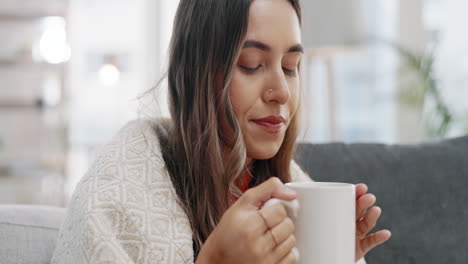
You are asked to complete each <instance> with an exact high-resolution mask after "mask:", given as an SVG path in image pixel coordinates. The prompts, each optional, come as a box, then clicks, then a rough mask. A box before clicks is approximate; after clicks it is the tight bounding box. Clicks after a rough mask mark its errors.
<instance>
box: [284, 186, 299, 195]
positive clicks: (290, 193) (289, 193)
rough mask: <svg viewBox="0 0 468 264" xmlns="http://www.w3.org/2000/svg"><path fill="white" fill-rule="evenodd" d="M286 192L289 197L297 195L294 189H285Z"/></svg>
mask: <svg viewBox="0 0 468 264" xmlns="http://www.w3.org/2000/svg"><path fill="white" fill-rule="evenodd" d="M284 192H285V193H286V194H287V195H297V193H296V191H294V190H293V189H290V188H288V187H284Z"/></svg>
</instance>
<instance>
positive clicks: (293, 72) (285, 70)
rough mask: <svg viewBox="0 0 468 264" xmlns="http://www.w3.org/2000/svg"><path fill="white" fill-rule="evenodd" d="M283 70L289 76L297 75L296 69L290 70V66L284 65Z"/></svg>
mask: <svg viewBox="0 0 468 264" xmlns="http://www.w3.org/2000/svg"><path fill="white" fill-rule="evenodd" d="M283 71H284V73H286V74H287V75H289V76H296V70H290V69H288V68H284V67H283Z"/></svg>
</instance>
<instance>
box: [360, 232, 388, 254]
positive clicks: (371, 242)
mask: <svg viewBox="0 0 468 264" xmlns="http://www.w3.org/2000/svg"><path fill="white" fill-rule="evenodd" d="M391 236H392V233H391V232H390V231H389V230H381V231H379V232H376V233H373V234H371V235H368V236H367V237H365V238H364V239H362V240H361V241H360V242H359V243H361V250H362V256H364V255H366V254H367V252H369V251H370V250H371V249H373V248H374V247H376V246H378V245H380V244H382V243H384V242H385V241H387V240H389V239H390V237H391Z"/></svg>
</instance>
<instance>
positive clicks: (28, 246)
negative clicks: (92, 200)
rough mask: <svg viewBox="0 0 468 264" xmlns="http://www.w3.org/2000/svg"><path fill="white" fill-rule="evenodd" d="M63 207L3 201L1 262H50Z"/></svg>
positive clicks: (1, 211) (0, 208) (0, 240)
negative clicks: (6, 203) (4, 203)
mask: <svg viewBox="0 0 468 264" xmlns="http://www.w3.org/2000/svg"><path fill="white" fill-rule="evenodd" d="M64 216H65V209H64V208H55V207H47V206H37V205H35V206H27V205H0V258H1V259H0V263H2V264H22V263H25V264H26V263H38V264H41V263H44V264H45V263H50V259H51V258H52V254H53V252H54V249H55V244H56V239H57V235H58V230H59V229H60V225H61V223H62V221H63V219H64Z"/></svg>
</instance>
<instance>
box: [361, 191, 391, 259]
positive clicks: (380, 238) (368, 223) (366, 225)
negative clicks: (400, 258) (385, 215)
mask: <svg viewBox="0 0 468 264" xmlns="http://www.w3.org/2000/svg"><path fill="white" fill-rule="evenodd" d="M366 192H367V185H365V184H358V185H356V261H358V260H360V259H361V258H362V257H364V255H366V254H367V252H369V251H370V250H371V249H373V248H374V247H376V246H378V245H380V244H382V243H384V242H385V241H387V240H388V239H389V238H390V236H391V233H390V231H388V230H380V231H378V232H376V233H373V234H371V235H368V236H366V235H367V233H369V232H370V231H371V230H372V228H374V227H375V224H376V223H377V219H379V217H380V214H381V213H382V210H381V209H380V207H378V206H374V207H372V208H370V209H369V210H367V212H366V209H368V208H369V207H371V206H372V205H374V203H375V202H376V198H375V196H374V195H373V194H370V193H368V194H366ZM364 213H365V215H364Z"/></svg>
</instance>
